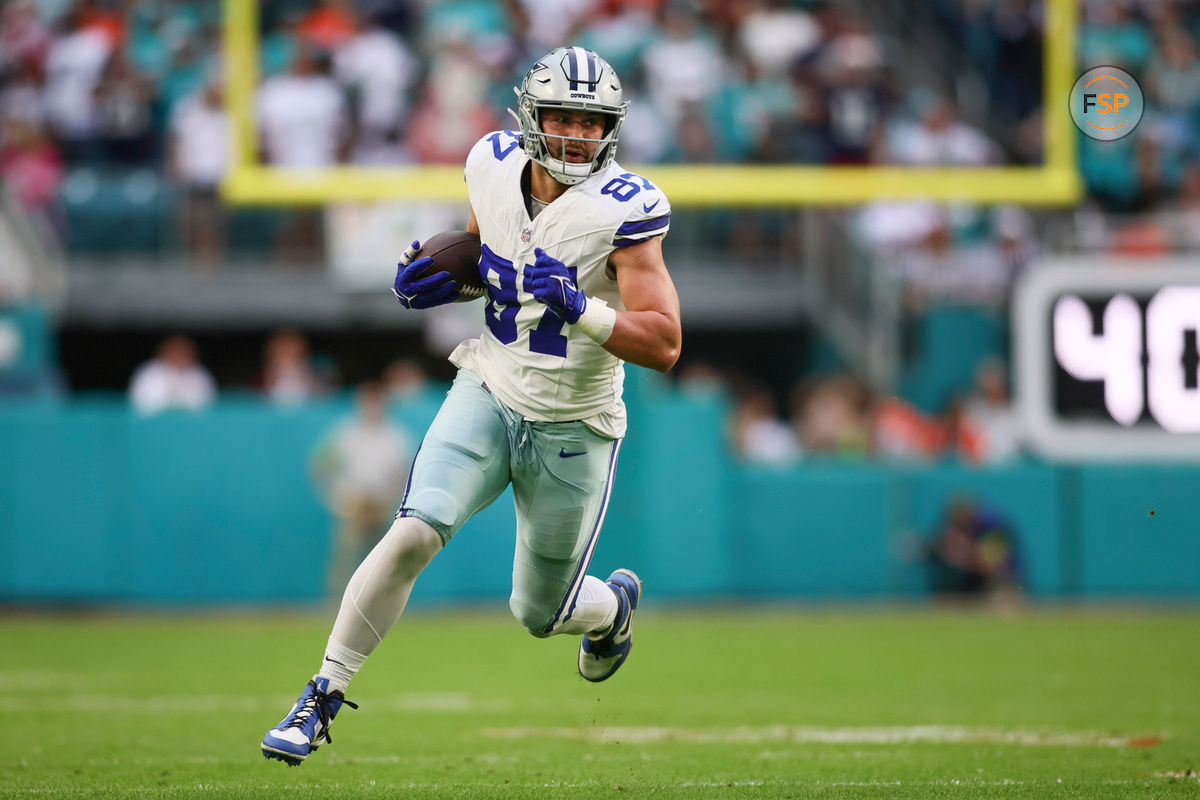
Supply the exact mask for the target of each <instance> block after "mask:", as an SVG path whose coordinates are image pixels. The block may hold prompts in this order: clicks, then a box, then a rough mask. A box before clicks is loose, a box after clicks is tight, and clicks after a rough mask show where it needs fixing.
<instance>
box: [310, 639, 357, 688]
mask: <svg viewBox="0 0 1200 800" xmlns="http://www.w3.org/2000/svg"><path fill="white" fill-rule="evenodd" d="M366 661H367V657H366V656H365V655H363V654H362V653H356V652H354V651H353V650H351V649H350V648H349V647H346V646H345V645H343V644H341V643H340V642H336V641H334V639H333V637H332V636H330V637H329V643H328V644H326V645H325V658H324V659H322V660H321V668H320V669H319V670H317V677H320V678H328V679H329V690H330V691H333V690H334V689H337V690H338V691H340V692H341V693H342V694H345V693H346V689H347V687H349V686H350V681H351V679H352V678H354V676H355V674H357V672H358V671H359V670H360V669H362V665H363V664H364V663H366Z"/></svg>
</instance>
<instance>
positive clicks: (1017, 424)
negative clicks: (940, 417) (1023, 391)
mask: <svg viewBox="0 0 1200 800" xmlns="http://www.w3.org/2000/svg"><path fill="white" fill-rule="evenodd" d="M963 412H964V414H965V415H966V417H967V419H968V420H970V424H971V425H972V427H973V428H974V430H975V431H976V432H977V434H978V438H979V451H978V458H977V461H978V462H979V463H984V464H1003V463H1005V462H1008V461H1012V460H1013V459H1015V458H1016V457H1017V456H1018V455H1019V454H1020V450H1021V446H1022V442H1023V440H1024V436H1023V433H1022V428H1021V421H1020V418H1019V417H1018V415H1017V413H1016V411H1015V410H1014V409H1013V407H1012V402H1011V400H1010V399H1009V396H1008V371H1007V370H1006V368H1005V366H1004V363H1003V362H1002V361H1000V360H999V359H988V360H986V361H983V362H982V363H980V365H979V367H978V368H977V369H976V373H975V389H974V391H973V392H972V393H971V395H970V396H969V397H968V398H967V400H966V403H965V405H964V407H963Z"/></svg>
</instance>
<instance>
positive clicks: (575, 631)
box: [554, 575, 617, 639]
mask: <svg viewBox="0 0 1200 800" xmlns="http://www.w3.org/2000/svg"><path fill="white" fill-rule="evenodd" d="M616 618H617V596H616V595H615V594H613V590H612V587H610V586H609V585H608V584H607V583H605V582H604V581H602V580H600V579H599V578H593V577H592V576H591V575H586V576H584V578H583V585H581V586H580V587H579V597H578V598H577V599H576V600H575V611H573V612H572V613H571V618H570V619H569V620H567V621H566V622H563V623H561V624H560V625H559V626H558V627H557V628H555V629H554V632H555V633H566V634H572V635H575V636H578V635H579V634H586V635H587V636H588V638H590V639H599V638H602V637H603V636H604V635H605V634H606V633H608V631H609V629H610V628H612V624H613V620H615V619H616Z"/></svg>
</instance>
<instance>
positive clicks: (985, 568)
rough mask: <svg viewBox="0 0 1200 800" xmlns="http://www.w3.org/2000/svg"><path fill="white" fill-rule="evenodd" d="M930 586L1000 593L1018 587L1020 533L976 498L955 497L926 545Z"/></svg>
mask: <svg viewBox="0 0 1200 800" xmlns="http://www.w3.org/2000/svg"><path fill="white" fill-rule="evenodd" d="M927 558H928V564H929V580H930V588H931V589H932V590H933V591H934V592H935V593H937V594H939V595H942V596H959V597H971V596H975V597H980V596H996V595H997V594H1001V593H1004V592H1005V591H1011V590H1015V589H1019V588H1020V587H1019V582H1020V580H1021V561H1020V553H1019V550H1018V546H1017V539H1016V532H1015V531H1014V530H1013V527H1012V524H1011V523H1010V522H1009V521H1008V520H1007V519H1005V517H1004V516H1003V515H1002V514H1000V513H998V512H997V511H995V510H993V509H989V508H987V507H986V506H984V505H983V504H981V503H978V502H977V501H975V500H973V499H970V498H966V497H959V498H955V499H953V500H952V501H951V502H950V503H949V505H948V507H947V509H946V512H945V517H944V518H943V520H942V522H941V523H940V524H939V527H938V530H937V531H936V532H935V534H934V537H933V540H932V541H931V542H930V544H929V547H928V549H927Z"/></svg>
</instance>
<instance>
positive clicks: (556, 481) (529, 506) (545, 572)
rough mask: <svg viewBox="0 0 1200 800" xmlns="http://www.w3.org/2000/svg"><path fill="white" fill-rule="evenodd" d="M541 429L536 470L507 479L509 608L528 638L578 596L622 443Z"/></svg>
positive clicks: (578, 430)
mask: <svg viewBox="0 0 1200 800" xmlns="http://www.w3.org/2000/svg"><path fill="white" fill-rule="evenodd" d="M539 427H543V426H539ZM544 427H549V426H544ZM544 427H543V430H539V431H538V432H537V433H536V434H535V443H536V444H537V446H538V451H539V455H540V458H539V459H538V468H536V469H533V470H530V471H528V472H521V473H518V474H514V476H513V500H514V503H515V505H516V511H517V545H516V554H515V558H514V560H513V596H512V598H511V599H510V605H511V606H512V607H513V611H514V613H516V614H517V616H518V618H520V619H521V621H522V623H523V624H525V625H526V627H528V628H530V629H531V630H534V629H535V628H537V627H553V625H554V624H555V623H556V622H557V621H559V618H560V617H561V616H562V612H563V611H564V605H566V606H569V605H570V601H571V598H572V596H573V595H574V593H575V592H577V591H578V588H579V583H580V581H581V580H582V578H583V575H584V573H585V572H586V571H587V565H588V562H590V561H591V557H592V551H593V550H594V549H595V545H596V539H597V537H598V536H599V534H600V528H601V525H602V524H603V521H604V514H605V511H606V510H607V506H608V499H609V494H610V492H611V489H612V480H613V475H614V473H615V471H616V464H617V452H618V450H619V449H620V440H615V441H614V440H612V439H607V438H604V437H601V436H598V435H597V434H595V433H593V432H592V431H591V430H590V429H589V428H587V427H586V426H584V425H582V424H580V425H575V424H569V425H560V426H554V428H557V429H559V430H556V431H550V432H547V431H545V430H544ZM531 623H535V624H531Z"/></svg>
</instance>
